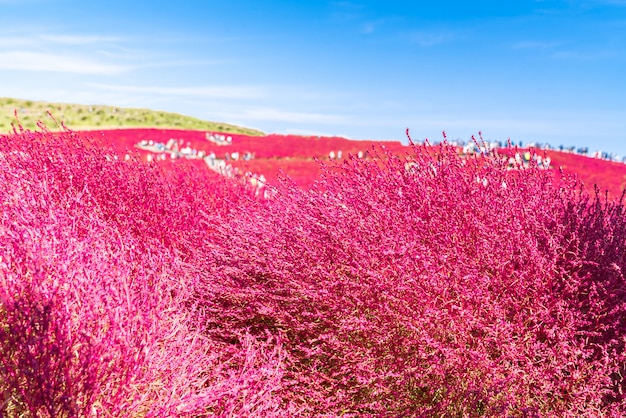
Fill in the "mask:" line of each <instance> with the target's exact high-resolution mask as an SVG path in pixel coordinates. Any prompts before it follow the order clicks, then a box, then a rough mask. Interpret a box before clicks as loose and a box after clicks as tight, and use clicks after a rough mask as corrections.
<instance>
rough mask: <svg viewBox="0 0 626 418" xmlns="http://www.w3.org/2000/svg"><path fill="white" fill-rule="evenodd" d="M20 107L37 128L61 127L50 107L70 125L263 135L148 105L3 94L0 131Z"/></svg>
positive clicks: (8, 127)
mask: <svg viewBox="0 0 626 418" xmlns="http://www.w3.org/2000/svg"><path fill="white" fill-rule="evenodd" d="M15 111H17V114H18V118H19V120H20V124H21V125H22V126H23V127H24V128H28V129H34V128H35V127H36V125H37V121H42V122H43V123H45V124H46V126H48V127H49V128H50V129H51V130H55V129H58V127H57V123H56V122H55V121H54V120H52V118H50V116H49V115H48V113H47V112H48V111H50V113H52V115H53V116H54V117H55V119H56V120H57V121H58V122H59V123H60V122H61V121H62V122H63V123H65V125H66V126H67V127H68V128H71V129H77V130H79V129H107V128H157V127H158V128H175V129H196V130H206V131H215V132H229V133H240V134H247V135H263V132H261V131H257V130H255V129H249V128H242V127H239V126H235V125H229V124H227V123H219V122H209V121H205V120H201V119H197V118H193V117H190V116H184V115H179V114H176V113H169V112H163V111H155V110H149V109H132V108H121V107H115V106H101V105H78V104H66V103H48V102H36V101H32V100H21V99H11V98H0V132H9V131H10V130H11V129H12V128H11V124H15V122H16V119H15V115H14V112H15Z"/></svg>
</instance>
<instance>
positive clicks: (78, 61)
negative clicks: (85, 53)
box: [0, 51, 132, 75]
mask: <svg viewBox="0 0 626 418" xmlns="http://www.w3.org/2000/svg"><path fill="white" fill-rule="evenodd" d="M0 69H2V70H19V71H37V72H61V73H69V74H97V75H115V74H121V73H124V72H127V71H129V70H131V69H132V67H131V66H128V65H119V64H111V63H105V62H100V61H98V60H94V59H90V58H86V57H81V56H77V55H71V54H63V53H47V52H35V51H5V52H0Z"/></svg>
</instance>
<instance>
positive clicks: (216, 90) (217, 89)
mask: <svg viewBox="0 0 626 418" xmlns="http://www.w3.org/2000/svg"><path fill="white" fill-rule="evenodd" d="M87 85H88V86H90V87H95V88H97V89H100V90H106V91H115V92H124V93H147V94H154V95H158V96H179V97H180V96H183V97H193V98H203V99H245V100H252V99H262V98H266V97H268V95H269V93H270V92H269V89H268V88H265V87H262V86H239V85H236V86H232V85H231V86H227V85H219V86H195V87H159V86H123V85H111V84H95V83H90V84H87Z"/></svg>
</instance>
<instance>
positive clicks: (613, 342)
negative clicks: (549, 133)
mask: <svg viewBox="0 0 626 418" xmlns="http://www.w3.org/2000/svg"><path fill="white" fill-rule="evenodd" d="M118 134H119V133H118ZM153 134H154V132H153ZM92 135H93V136H94V137H95V138H96V139H98V140H97V141H96V140H94V141H87V140H86V139H85V138H86V136H87V135H85V134H78V133H74V132H70V131H65V132H62V133H55V134H53V133H50V132H46V131H36V132H32V131H18V132H17V133H14V134H10V135H0V202H1V203H0V204H1V206H0V208H1V209H0V416H8V417H55V418H56V417H68V418H69V417H203V416H219V417H226V416H228V417H281V416H284V417H296V416H303V417H307V416H311V417H312V416H316V417H317V416H319V417H335V416H343V417H365V416H380V417H406V416H419V417H422V416H423V417H430V416H433V417H434V416H436V417H480V416H485V417H503V416H504V417H553V416H554V417H598V416H606V417H621V416H625V415H626V396H625V392H626V282H625V277H624V271H625V269H626V253H625V251H624V245H625V244H626V218H625V215H626V213H625V207H624V204H623V203H622V202H621V201H620V200H619V196H618V195H616V193H613V192H612V194H610V195H609V198H608V199H607V198H605V195H604V194H603V193H602V192H599V193H598V194H596V193H594V190H593V188H592V187H590V186H589V185H587V186H585V187H584V188H583V187H582V186H581V184H580V183H579V181H578V180H576V179H575V178H573V177H571V176H569V174H568V170H567V169H566V170H564V171H563V172H562V173H561V172H559V171H558V170H543V169H539V168H537V167H536V166H533V165H532V164H531V165H530V167H528V168H525V167H521V166H520V167H517V169H510V167H508V166H507V164H506V163H505V162H504V161H503V160H502V159H500V158H494V157H493V156H490V155H487V156H473V157H461V156H459V154H458V150H457V149H456V148H455V147H452V146H448V145H438V146H421V145H419V146H413V147H403V148H402V152H399V151H398V150H396V149H394V148H393V147H392V146H388V147H387V148H381V147H377V146H371V144H370V148H369V150H368V153H369V156H368V158H362V159H359V158H356V157H353V156H348V153H349V151H350V150H348V149H346V148H344V150H343V151H344V153H345V154H344V157H345V158H344V160H343V161H336V162H327V163H318V162H316V161H312V162H310V163H311V164H313V163H314V164H316V167H319V168H316V170H317V171H315V173H316V176H317V174H318V173H319V176H317V180H316V181H315V182H309V181H307V182H303V183H307V184H308V185H309V187H302V185H298V184H296V183H294V182H292V181H290V180H288V179H280V178H278V177H277V179H273V178H272V181H271V182H270V185H268V186H267V187H269V188H271V190H272V193H271V194H270V196H271V198H269V199H262V198H260V197H258V196H256V193H255V190H254V189H252V188H251V187H250V186H249V185H248V184H247V183H245V182H243V181H241V179H238V178H226V177H223V176H220V175H219V174H217V173H214V172H212V171H210V170H207V169H200V168H205V167H203V166H202V165H198V164H192V163H191V162H190V161H186V160H174V161H170V160H168V161H160V162H152V163H147V162H146V161H145V159H143V158H130V159H128V160H125V159H124V158H118V159H115V158H112V156H114V155H117V154H119V153H120V151H119V150H113V149H110V148H109V147H108V146H107V145H106V144H101V143H99V139H100V138H101V136H102V135H100V134H92ZM111 135H112V136H113V135H116V134H115V133H111ZM120 135H121V134H120ZM167 135H169V133H168V134H167ZM104 137H105V138H106V133H105V134H104ZM311 141H314V139H311ZM234 142H235V141H234ZM250 146H251V145H250ZM250 146H248V147H250ZM333 146H335V145H333ZM242 151H243V149H242ZM249 151H252V150H249ZM124 152H125V151H122V153H121V154H123V153H124ZM324 152H327V150H324ZM312 153H313V152H310V153H308V154H307V156H305V155H303V156H302V159H304V158H305V157H306V158H309V156H308V155H309V154H312ZM121 154H120V155H121ZM256 154H257V155H256V156H257V158H256V159H255V160H252V161H253V162H254V163H255V164H258V165H259V167H261V166H262V165H263V164H267V162H268V161H269V160H270V159H271V158H273V157H272V156H267V158H264V157H263V155H262V154H261V151H256ZM313 156H314V155H313ZM313 156H310V157H311V158H312V157H313ZM284 157H287V156H284ZM291 157H293V156H291ZM558 158H559V157H558V156H557V157H553V161H555V162H556V160H557V159H558ZM563 158H565V157H563ZM276 160H279V159H278V158H276ZM289 161H292V160H291V159H290V160H287V164H290V162H289ZM196 162H198V161H196ZM283 162H285V161H283ZM277 164H278V163H277ZM307 164H308V163H307ZM318 164H321V166H320V165H318ZM605 164H606V167H608V169H610V170H618V168H616V167H617V166H613V165H611V164H612V163H605ZM619 169H620V170H621V168H619ZM583 171H584V170H583ZM581 176H582V175H581ZM268 177H269V176H268ZM620 179H623V177H620Z"/></svg>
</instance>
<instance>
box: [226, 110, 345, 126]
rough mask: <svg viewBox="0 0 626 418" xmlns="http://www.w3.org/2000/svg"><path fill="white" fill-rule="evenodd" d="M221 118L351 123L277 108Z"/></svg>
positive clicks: (227, 115)
mask: <svg viewBox="0 0 626 418" xmlns="http://www.w3.org/2000/svg"><path fill="white" fill-rule="evenodd" d="M217 116H219V117H223V118H227V119H236V120H243V121H246V120H264V121H277V122H296V123H320V124H343V123H347V122H349V120H348V118H347V117H346V116H342V115H335V114H332V115H331V114H324V113H314V112H294V111H289V110H281V109H275V108H266V107H262V108H249V109H244V110H242V111H241V112H237V113H218V115H217Z"/></svg>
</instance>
